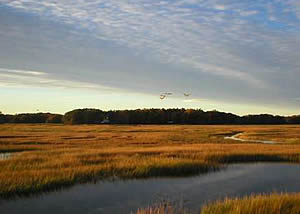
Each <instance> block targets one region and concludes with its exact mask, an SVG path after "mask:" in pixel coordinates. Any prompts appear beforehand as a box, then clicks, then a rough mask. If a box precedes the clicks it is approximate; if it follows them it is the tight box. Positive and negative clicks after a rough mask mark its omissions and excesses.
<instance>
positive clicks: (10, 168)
mask: <svg viewBox="0 0 300 214" xmlns="http://www.w3.org/2000/svg"><path fill="white" fill-rule="evenodd" d="M274 127H275V128H274ZM274 129H275V130H278V131H280V135H281V134H284V135H285V136H293V140H294V139H295V138H296V141H298V140H299V139H300V126H293V127H289V126H177V125H176V126H171V125H170V126H110V125H79V126H68V125H65V126H63V125H45V124H40V125H21V124H19V125H15V124H5V125H0V136H2V138H0V152H1V151H2V152H3V151H6V152H12V151H22V152H21V153H20V154H18V155H15V156H12V157H11V158H10V159H8V160H1V161H0V197H3V198H7V197H14V196H16V195H28V194H32V193H40V192H45V191H51V190H55V189H59V188H62V187H69V186H72V185H74V184H76V183H84V182H91V181H96V180H101V179H109V178H119V179H129V178H146V177H158V176H187V175H196V174H199V173H206V172H209V171H214V170H218V169H220V168H222V167H224V165H226V164H228V163H233V162H255V161H284V162H295V163H299V162H300V145H297V144H280V145H264V144H256V143H247V142H242V143H241V142H235V141H231V140H224V136H225V135H226V133H236V132H243V133H245V134H247V133H255V132H261V131H264V132H266V131H268V130H273V131H272V133H274ZM21 136H26V137H21ZM286 140H287V141H288V139H286Z"/></svg>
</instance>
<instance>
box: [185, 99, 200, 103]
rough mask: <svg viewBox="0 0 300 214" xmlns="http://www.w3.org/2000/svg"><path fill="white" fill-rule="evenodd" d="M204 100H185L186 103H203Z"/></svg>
mask: <svg viewBox="0 0 300 214" xmlns="http://www.w3.org/2000/svg"><path fill="white" fill-rule="evenodd" d="M203 101H205V100H203V99H186V100H183V102H184V103H202V102H203Z"/></svg>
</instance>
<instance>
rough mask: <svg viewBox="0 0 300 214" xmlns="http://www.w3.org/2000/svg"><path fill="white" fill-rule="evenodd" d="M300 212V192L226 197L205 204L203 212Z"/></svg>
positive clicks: (228, 213)
mask: <svg viewBox="0 0 300 214" xmlns="http://www.w3.org/2000/svg"><path fill="white" fill-rule="evenodd" d="M219 213H222V214H299V213H300V194H272V195H257V196H250V197H245V198H242V199H226V200H225V201H219V202H215V203H213V204H210V205H207V206H205V207H204V208H203V209H202V211H201V214H219Z"/></svg>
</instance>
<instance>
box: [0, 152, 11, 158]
mask: <svg viewBox="0 0 300 214" xmlns="http://www.w3.org/2000/svg"><path fill="white" fill-rule="evenodd" d="M10 157H11V153H9V152H6V153H0V160H7V159H9V158H10Z"/></svg>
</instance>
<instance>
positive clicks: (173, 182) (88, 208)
mask: <svg viewBox="0 0 300 214" xmlns="http://www.w3.org/2000/svg"><path fill="white" fill-rule="evenodd" d="M299 172H300V165H294V164H284V163H257V164H234V165H230V166H228V168H227V169H226V170H222V171H219V172H215V173H209V174H206V175H202V176H195V177H186V178H153V179H143V180H128V181H116V182H99V183H97V184H84V185H77V186H74V187H73V188H70V189H66V190H63V191H59V192H52V193H48V194H44V195H41V196H38V197H31V198H25V199H18V200H13V201H5V200H2V201H1V200H0V210H1V213H9V214H14V213H22V214H27V213H28V214H29V213H30V214H33V213H38V214H40V213H43V214H48V213H49V214H50V213H51V214H52V213H55V214H60V213H72V214H77V213H87V214H96V213H98V214H100V213H105V214H109V213H113V214H118V213H130V212H131V211H134V210H136V209H137V208H138V207H145V206H147V205H149V204H152V203H154V202H156V201H157V200H158V199H159V198H162V197H168V198H169V199H171V200H188V202H187V204H186V205H187V206H188V207H189V208H191V209H198V208H199V207H200V206H201V205H203V204H204V203H206V202H208V201H214V200H217V199H223V198H224V197H226V196H229V197H236V196H244V195H249V194H252V193H270V192H274V191H277V192H300V173H299Z"/></svg>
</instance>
